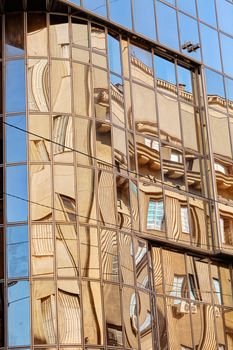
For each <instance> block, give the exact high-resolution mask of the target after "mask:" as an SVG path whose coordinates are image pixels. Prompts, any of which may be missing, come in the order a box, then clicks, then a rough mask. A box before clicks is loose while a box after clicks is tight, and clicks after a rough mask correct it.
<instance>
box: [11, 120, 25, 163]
mask: <svg viewBox="0 0 233 350" xmlns="http://www.w3.org/2000/svg"><path fill="white" fill-rule="evenodd" d="M6 124H7V125H6V161H7V163H17V162H25V161H26V159H27V152H26V118H25V116H24V115H19V116H14V117H9V116H7V117H6ZM20 129H22V130H20Z"/></svg>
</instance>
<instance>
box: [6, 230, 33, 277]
mask: <svg viewBox="0 0 233 350" xmlns="http://www.w3.org/2000/svg"><path fill="white" fill-rule="evenodd" d="M6 236H7V272H8V278H16V277H27V276H28V264H29V256H28V227H27V226H11V227H10V226H9V227H8V228H7V234H6Z"/></svg>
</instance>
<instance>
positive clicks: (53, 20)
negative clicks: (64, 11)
mask: <svg viewBox="0 0 233 350" xmlns="http://www.w3.org/2000/svg"><path fill="white" fill-rule="evenodd" d="M67 22H68V17H65V16H56V15H52V16H50V27H49V29H50V31H49V33H50V50H51V55H52V56H54V57H66V58H68V57H69V27H68V23H67Z"/></svg>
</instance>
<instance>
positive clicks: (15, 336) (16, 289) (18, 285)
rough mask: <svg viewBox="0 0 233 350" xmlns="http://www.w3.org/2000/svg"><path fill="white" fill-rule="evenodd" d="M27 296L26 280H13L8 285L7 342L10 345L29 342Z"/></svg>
mask: <svg viewBox="0 0 233 350" xmlns="http://www.w3.org/2000/svg"><path fill="white" fill-rule="evenodd" d="M29 297H30V288H29V282H28V281H20V282H15V283H14V282H13V283H12V285H9V286H8V342H9V345H10V346H17V345H28V344H30V299H29ZM16 315H17V317H16Z"/></svg>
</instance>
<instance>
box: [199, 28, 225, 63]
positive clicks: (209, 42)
mask: <svg viewBox="0 0 233 350" xmlns="http://www.w3.org/2000/svg"><path fill="white" fill-rule="evenodd" d="M200 30H201V41H202V55H203V60H204V63H205V64H206V65H207V66H210V67H212V68H215V69H217V70H221V62H220V50H219V40H218V33H217V32H216V31H215V30H213V29H211V28H209V27H207V26H205V25H204V24H200Z"/></svg>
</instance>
